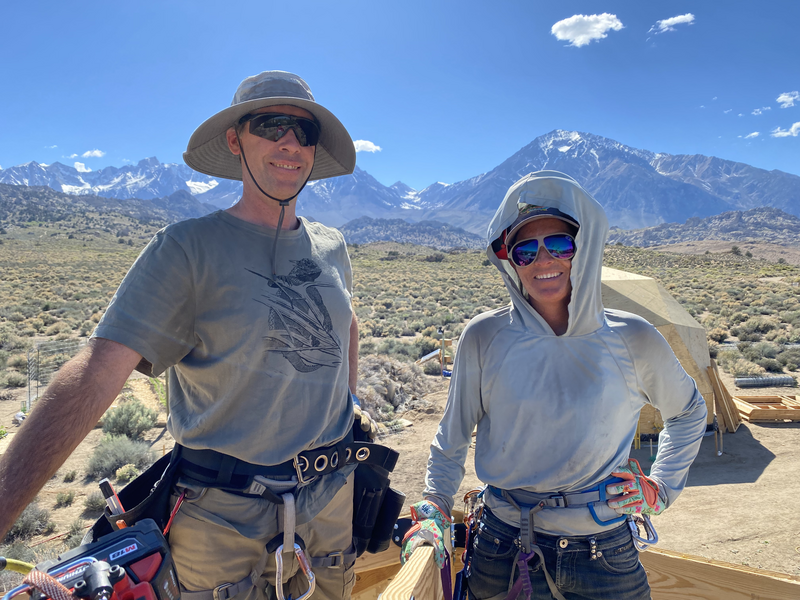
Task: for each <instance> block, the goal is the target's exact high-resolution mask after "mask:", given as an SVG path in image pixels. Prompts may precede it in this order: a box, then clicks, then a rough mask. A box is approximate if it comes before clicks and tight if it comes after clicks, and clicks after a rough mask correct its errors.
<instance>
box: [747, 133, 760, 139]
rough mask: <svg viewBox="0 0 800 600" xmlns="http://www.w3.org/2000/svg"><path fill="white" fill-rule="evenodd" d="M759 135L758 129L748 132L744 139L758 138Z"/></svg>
mask: <svg viewBox="0 0 800 600" xmlns="http://www.w3.org/2000/svg"><path fill="white" fill-rule="evenodd" d="M758 136H759V133H758V131H754V132H753V133H748V134H747V135H746V136H744V139H746V140H749V139H751V138H757V137H758Z"/></svg>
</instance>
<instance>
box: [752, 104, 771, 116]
mask: <svg viewBox="0 0 800 600" xmlns="http://www.w3.org/2000/svg"><path fill="white" fill-rule="evenodd" d="M765 110H772V107H771V106H762V107H761V108H756V109H755V110H753V112H752V113H750V114H753V115H756V116H758V115H762V114H764V111H765Z"/></svg>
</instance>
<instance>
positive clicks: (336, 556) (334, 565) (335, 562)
mask: <svg viewBox="0 0 800 600" xmlns="http://www.w3.org/2000/svg"><path fill="white" fill-rule="evenodd" d="M325 558H330V559H331V564H329V565H328V568H329V569H336V568H338V567H340V566H342V564H343V563H344V551H343V550H339V551H338V552H331V553H330V554H328V556H326V557H325ZM334 559H338V560H334Z"/></svg>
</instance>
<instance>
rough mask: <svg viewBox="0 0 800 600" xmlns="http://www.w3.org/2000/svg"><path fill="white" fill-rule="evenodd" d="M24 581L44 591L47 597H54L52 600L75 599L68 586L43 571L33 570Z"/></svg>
mask: <svg viewBox="0 0 800 600" xmlns="http://www.w3.org/2000/svg"><path fill="white" fill-rule="evenodd" d="M22 581H23V583H27V584H28V585H29V586H31V587H33V588H36V589H37V590H39V591H40V592H42V593H43V594H44V595H45V596H46V597H47V598H52V600H75V599H74V598H73V596H72V593H71V592H70V591H69V590H68V589H67V588H66V587H64V586H63V585H62V584H61V583H59V582H58V581H57V580H56V579H55V578H53V577H50V575H48V574H47V573H43V572H42V571H35V570H34V571H31V572H30V573H28V574H27V575H26V576H25V579H23V580H22Z"/></svg>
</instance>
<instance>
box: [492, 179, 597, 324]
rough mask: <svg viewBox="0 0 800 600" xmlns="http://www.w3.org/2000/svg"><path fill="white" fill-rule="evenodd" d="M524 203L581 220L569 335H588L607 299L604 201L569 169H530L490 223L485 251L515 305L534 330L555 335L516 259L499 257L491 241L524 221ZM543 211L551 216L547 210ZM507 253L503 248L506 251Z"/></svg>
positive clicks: (573, 264)
mask: <svg viewBox="0 0 800 600" xmlns="http://www.w3.org/2000/svg"><path fill="white" fill-rule="evenodd" d="M524 205H534V206H541V207H545V208H554V209H557V210H558V211H560V212H561V213H563V214H564V215H566V217H567V219H562V220H569V218H571V219H572V220H574V221H575V222H577V223H578V224H579V227H580V228H579V230H578V233H577V235H576V236H575V245H576V247H577V252H576V254H575V257H574V258H573V259H572V269H571V273H570V281H571V283H572V296H571V298H570V302H569V324H568V326H567V331H566V333H565V334H564V335H565V336H576V335H585V334H588V333H591V332H593V331H596V330H597V329H598V328H600V327H601V326H602V324H603V319H604V316H603V303H602V300H601V297H600V289H601V288H600V285H601V284H600V277H601V273H602V266H603V249H604V247H605V243H606V238H607V236H608V219H607V218H606V213H605V211H604V210H603V207H602V206H600V204H599V203H598V202H597V200H595V199H594V198H592V196H591V195H590V194H589V192H587V191H586V190H584V189H583V188H582V187H581V186H580V184H578V182H577V181H575V180H574V179H573V178H572V177H570V176H569V175H565V174H564V173H560V172H558V171H537V172H535V173H530V174H529V175H526V176H525V177H523V178H522V179H520V180H519V181H517V182H516V183H515V184H514V185H512V186H511V187H510V188H509V190H508V192H507V193H506V196H505V198H504V199H503V202H502V203H501V204H500V207H499V208H498V209H497V212H495V214H494V217H493V218H492V220H491V222H490V223H489V229H488V232H487V238H488V239H487V247H486V254H487V256H488V258H489V260H490V261H491V262H492V264H494V265H495V266H496V267H497V268H498V269H499V270H500V273H501V274H502V275H503V280H504V281H505V284H506V288H507V289H508V291H509V293H510V294H511V300H512V302H513V304H514V308H515V311H516V312H517V313H519V315H520V316H521V318H522V319H523V322H524V323H525V325H526V326H527V327H530V328H531V329H532V330H533V331H534V332H536V333H538V334H542V335H555V334H554V333H553V330H552V329H551V328H550V326H549V325H548V324H547V322H546V321H545V320H544V319H543V318H542V317H541V316H540V315H539V313H537V312H536V311H535V310H534V309H533V307H532V306H531V305H530V304H528V301H527V299H526V297H525V292H524V289H523V288H522V285H521V282H520V279H519V277H518V276H517V274H516V272H515V271H514V268H513V267H512V265H511V263H509V262H508V260H506V259H505V258H499V257H498V256H497V254H495V251H494V249H493V248H492V242H494V241H495V240H498V239H501V238H502V236H503V232H504V231H506V230H509V229H510V228H512V227H513V226H514V225H516V227H514V229H515V230H516V229H519V227H520V225H521V224H520V222H519V221H520V209H521V208H525V206H524ZM544 212H546V211H543V214H542V216H547V215H545V214H544ZM501 256H503V253H501Z"/></svg>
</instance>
